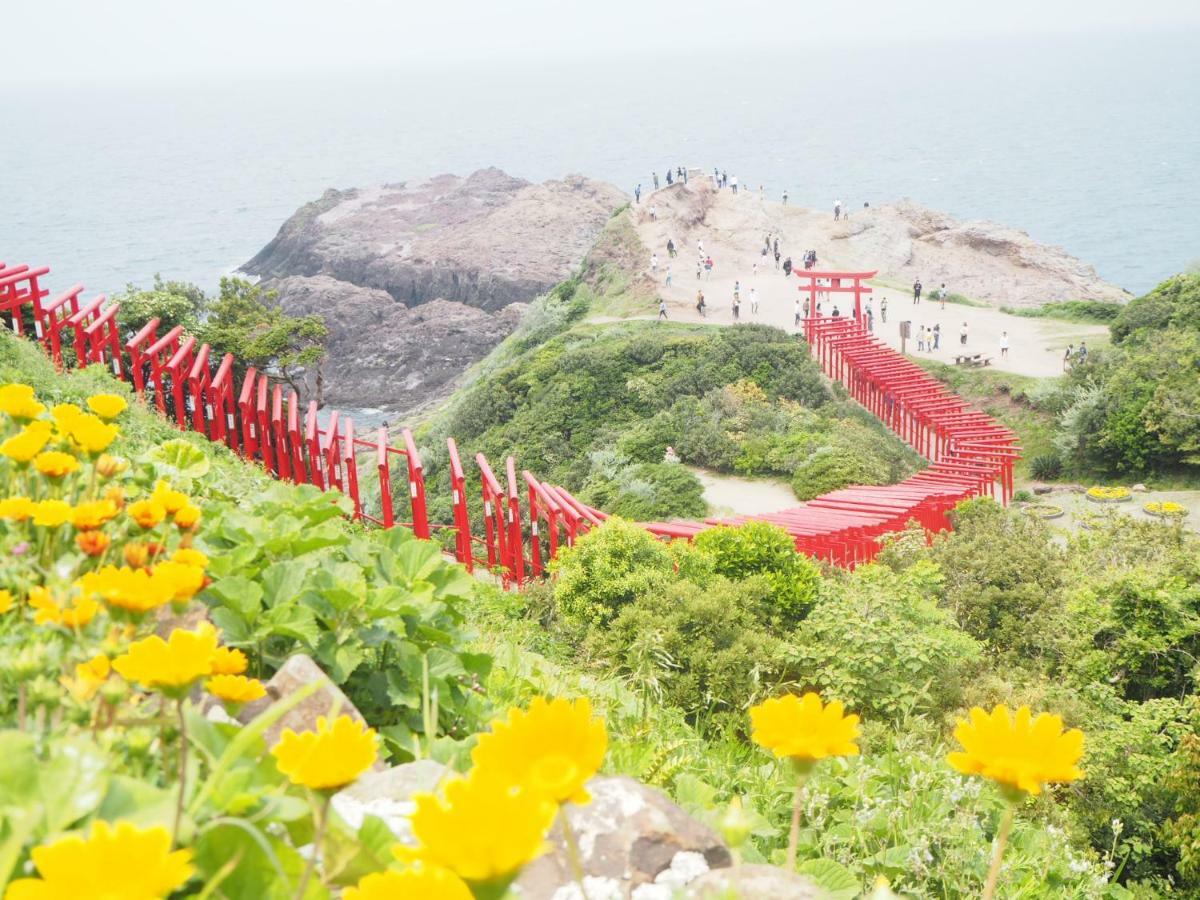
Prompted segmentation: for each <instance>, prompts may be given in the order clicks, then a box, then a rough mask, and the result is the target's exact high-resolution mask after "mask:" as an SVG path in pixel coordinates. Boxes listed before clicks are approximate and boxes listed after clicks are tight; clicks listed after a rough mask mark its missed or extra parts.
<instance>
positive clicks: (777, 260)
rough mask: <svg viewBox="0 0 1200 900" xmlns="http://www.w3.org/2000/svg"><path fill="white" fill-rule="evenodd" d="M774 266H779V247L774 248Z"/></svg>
mask: <svg viewBox="0 0 1200 900" xmlns="http://www.w3.org/2000/svg"><path fill="white" fill-rule="evenodd" d="M775 268H777V269H778V268H779V248H778V247H776V248H775Z"/></svg>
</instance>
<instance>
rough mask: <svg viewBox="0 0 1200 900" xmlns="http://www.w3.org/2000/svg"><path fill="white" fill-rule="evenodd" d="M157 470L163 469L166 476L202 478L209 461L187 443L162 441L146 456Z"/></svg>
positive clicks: (198, 450) (182, 441)
mask: <svg viewBox="0 0 1200 900" xmlns="http://www.w3.org/2000/svg"><path fill="white" fill-rule="evenodd" d="M146 456H147V458H148V459H150V460H152V461H153V462H154V463H155V464H156V465H158V467H159V468H161V469H165V470H166V472H167V474H168V475H172V474H173V475H177V476H179V477H182V478H203V477H204V476H205V475H207V474H208V469H209V465H210V463H209V461H208V457H207V456H206V455H205V453H204V451H203V450H201V449H200V448H199V447H195V446H193V445H192V444H191V443H190V442H189V441H184V440H179V439H176V440H172V441H164V442H163V443H161V444H159V445H158V446H157V447H155V448H154V449H153V450H151V451H150V452H149V453H147V454H146Z"/></svg>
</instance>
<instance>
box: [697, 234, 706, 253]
mask: <svg viewBox="0 0 1200 900" xmlns="http://www.w3.org/2000/svg"><path fill="white" fill-rule="evenodd" d="M696 252H697V253H699V254H700V255H701V256H704V239H703V238H696Z"/></svg>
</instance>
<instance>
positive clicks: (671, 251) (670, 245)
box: [667, 238, 679, 259]
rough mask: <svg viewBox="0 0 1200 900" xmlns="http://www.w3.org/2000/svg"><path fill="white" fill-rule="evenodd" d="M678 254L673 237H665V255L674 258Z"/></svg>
mask: <svg viewBox="0 0 1200 900" xmlns="http://www.w3.org/2000/svg"><path fill="white" fill-rule="evenodd" d="M678 255H679V252H678V251H677V250H676V249H675V239H674V238H667V256H669V257H671V259H674V258H675V257H676V256H678Z"/></svg>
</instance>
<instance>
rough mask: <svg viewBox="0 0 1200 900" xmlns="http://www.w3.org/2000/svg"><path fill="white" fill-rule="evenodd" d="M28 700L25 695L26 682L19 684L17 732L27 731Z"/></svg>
mask: <svg viewBox="0 0 1200 900" xmlns="http://www.w3.org/2000/svg"><path fill="white" fill-rule="evenodd" d="M27 704H28V700H27V699H26V693H25V682H24V681H23V680H22V681H19V682H17V731H24V730H25V715H26V706H27Z"/></svg>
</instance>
